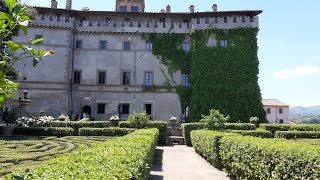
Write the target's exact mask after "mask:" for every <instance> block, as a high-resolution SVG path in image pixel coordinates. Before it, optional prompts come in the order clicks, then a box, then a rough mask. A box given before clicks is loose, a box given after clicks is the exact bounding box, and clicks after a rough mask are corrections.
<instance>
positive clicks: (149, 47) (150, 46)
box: [146, 41, 153, 51]
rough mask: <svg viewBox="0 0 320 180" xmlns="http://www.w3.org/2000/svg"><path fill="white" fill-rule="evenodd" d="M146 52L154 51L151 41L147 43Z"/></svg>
mask: <svg viewBox="0 0 320 180" xmlns="http://www.w3.org/2000/svg"><path fill="white" fill-rule="evenodd" d="M146 50H147V51H152V50H153V44H152V42H151V41H147V43H146Z"/></svg>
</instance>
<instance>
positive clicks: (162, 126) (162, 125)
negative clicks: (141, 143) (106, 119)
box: [119, 121, 168, 144]
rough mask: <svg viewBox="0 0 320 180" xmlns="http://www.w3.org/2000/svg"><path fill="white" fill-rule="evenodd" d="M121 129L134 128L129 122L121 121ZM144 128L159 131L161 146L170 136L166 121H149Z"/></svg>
mask: <svg viewBox="0 0 320 180" xmlns="http://www.w3.org/2000/svg"><path fill="white" fill-rule="evenodd" d="M119 127H120V128H134V126H133V125H132V124H130V122H129V121H120V123H119ZM144 128H157V129H158V130H159V144H165V143H166V139H167V134H168V132H167V131H168V123H167V122H164V121H149V123H148V124H147V125H146V127H144Z"/></svg>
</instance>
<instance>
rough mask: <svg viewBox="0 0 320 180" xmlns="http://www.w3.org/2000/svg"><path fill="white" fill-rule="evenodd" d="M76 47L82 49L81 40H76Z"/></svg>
mask: <svg viewBox="0 0 320 180" xmlns="http://www.w3.org/2000/svg"><path fill="white" fill-rule="evenodd" d="M76 49H82V41H81V40H77V41H76Z"/></svg>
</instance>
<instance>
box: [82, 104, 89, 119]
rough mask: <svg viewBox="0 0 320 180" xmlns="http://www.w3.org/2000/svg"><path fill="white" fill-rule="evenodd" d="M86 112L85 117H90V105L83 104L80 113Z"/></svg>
mask: <svg viewBox="0 0 320 180" xmlns="http://www.w3.org/2000/svg"><path fill="white" fill-rule="evenodd" d="M84 113H86V114H87V117H91V107H90V106H83V109H82V115H83V114H84Z"/></svg>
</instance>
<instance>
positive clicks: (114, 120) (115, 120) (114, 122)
mask: <svg viewBox="0 0 320 180" xmlns="http://www.w3.org/2000/svg"><path fill="white" fill-rule="evenodd" d="M119 121H120V117H119V115H114V116H111V118H110V125H111V127H118V126H119Z"/></svg>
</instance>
